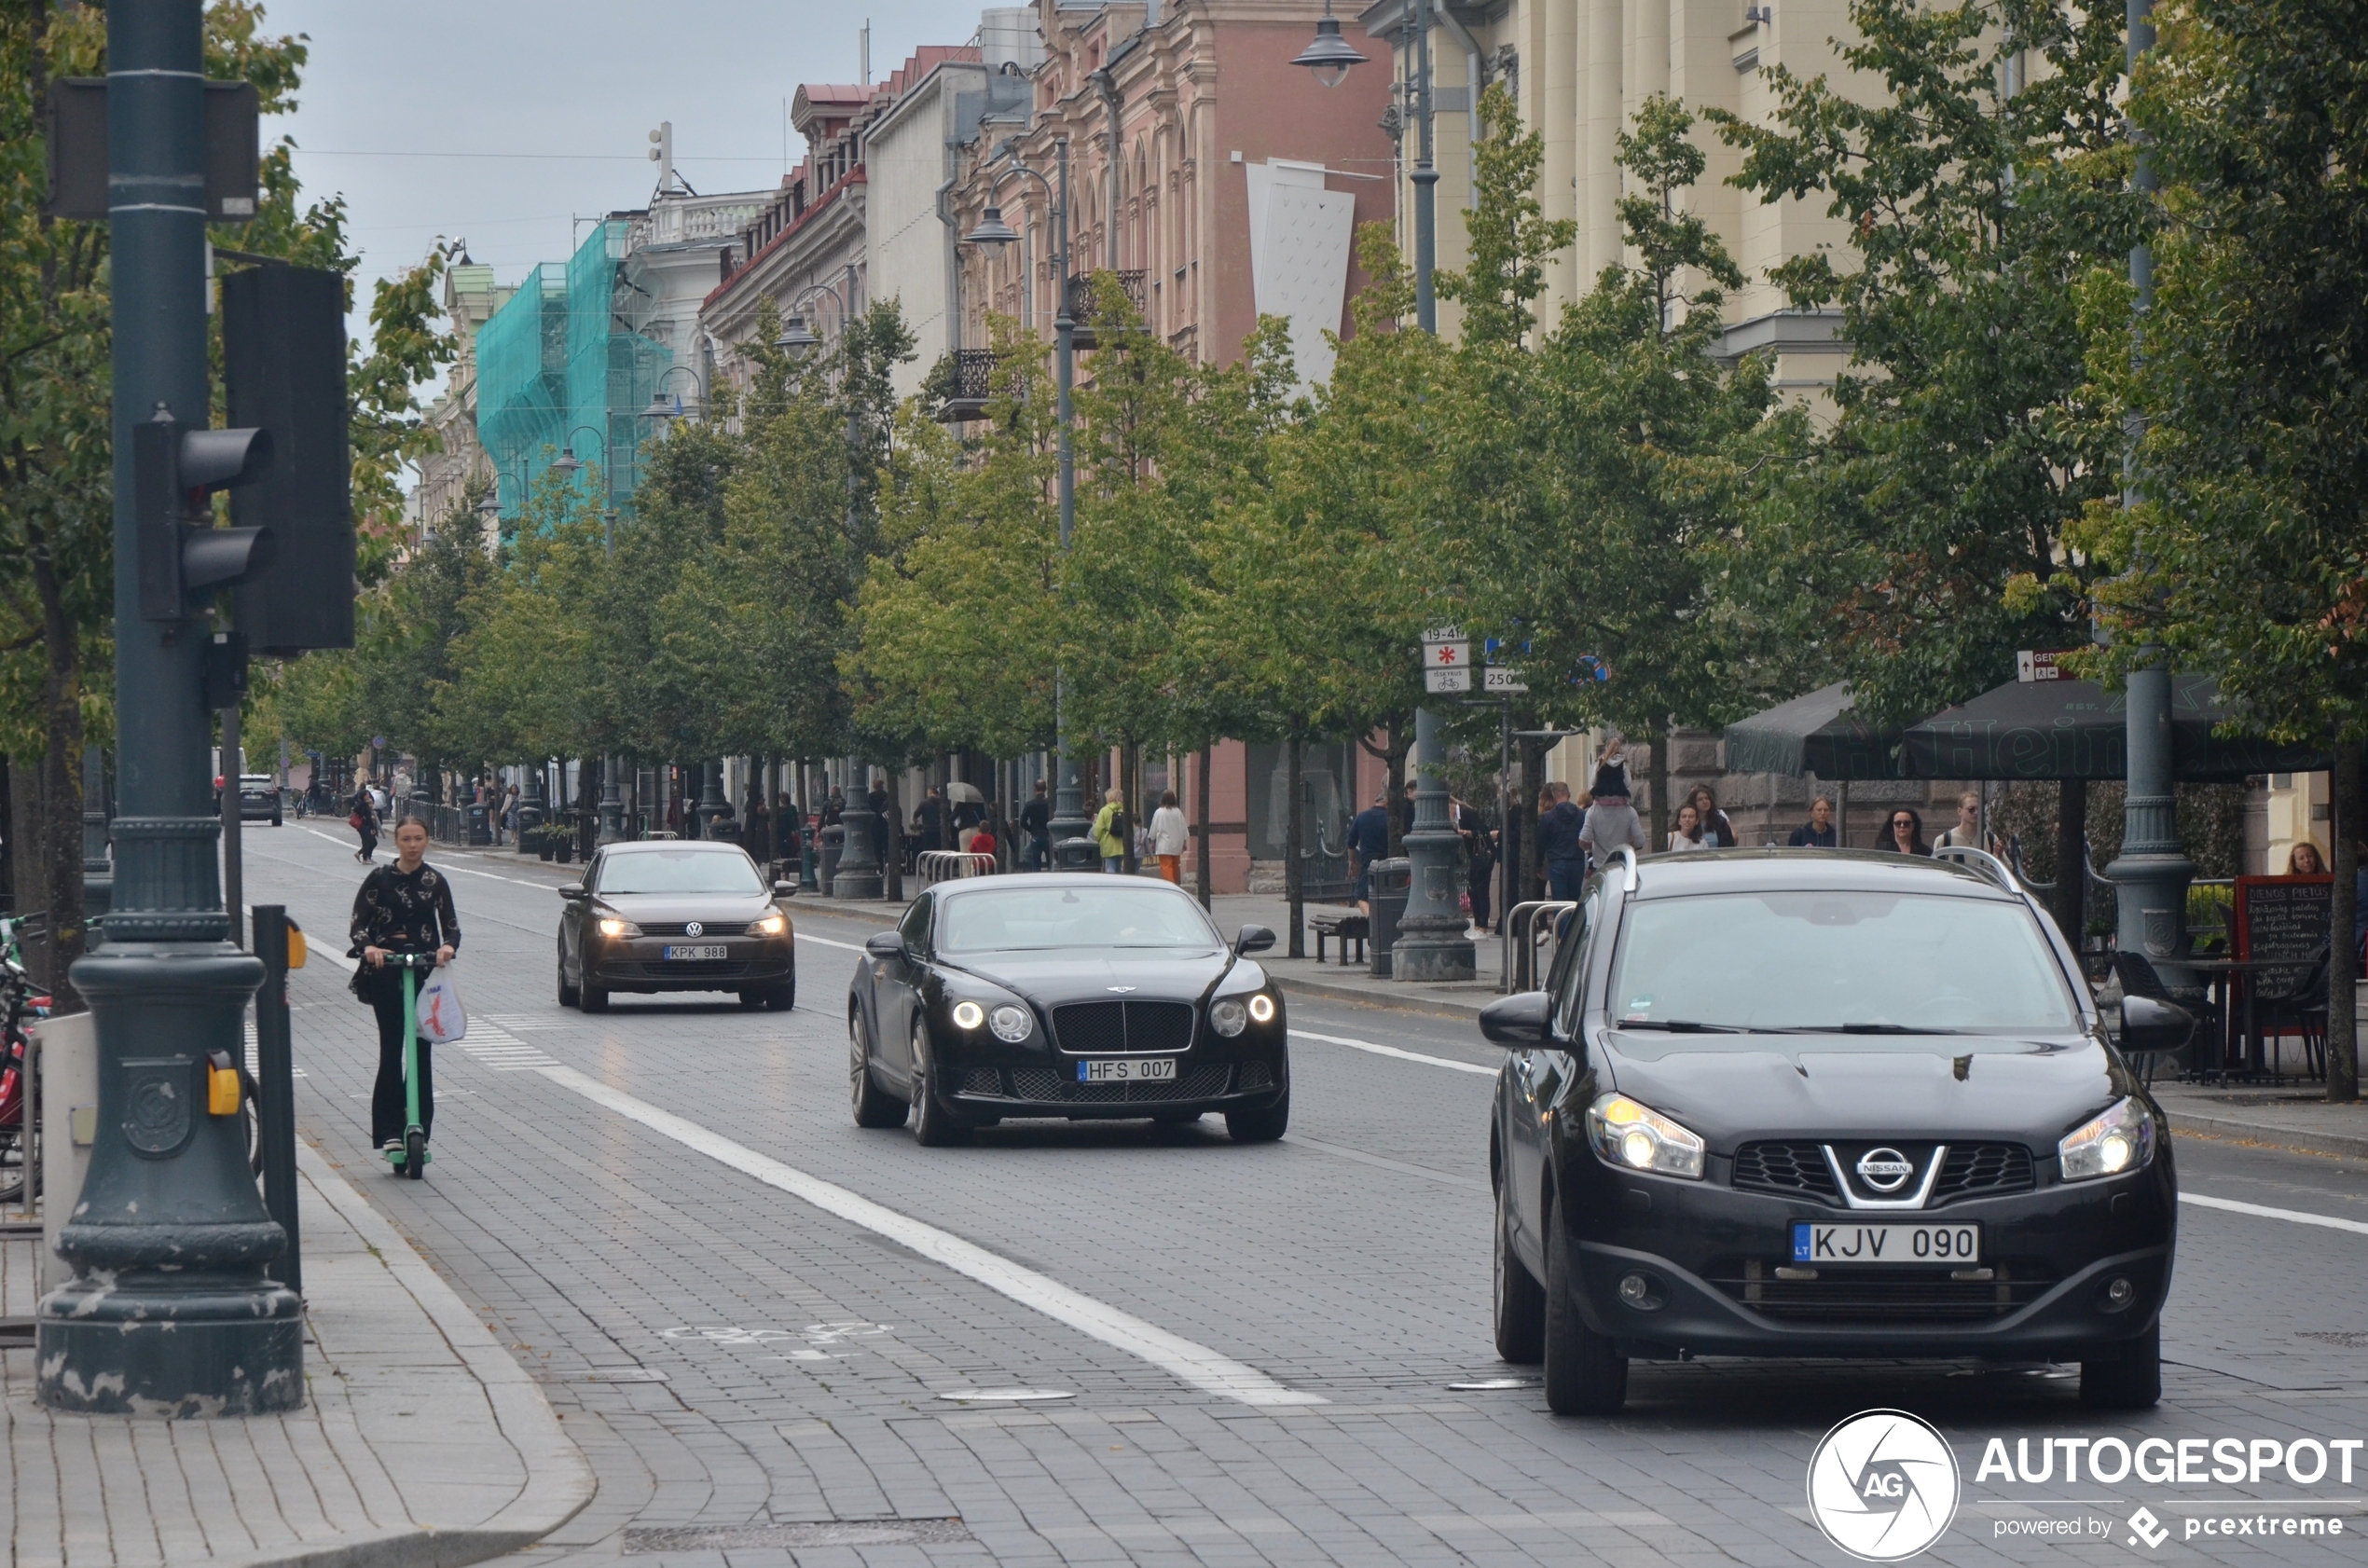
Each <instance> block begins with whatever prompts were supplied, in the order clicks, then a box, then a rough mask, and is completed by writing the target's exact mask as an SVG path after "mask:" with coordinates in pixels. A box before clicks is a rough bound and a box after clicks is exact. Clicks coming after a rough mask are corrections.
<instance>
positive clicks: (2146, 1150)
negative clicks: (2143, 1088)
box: [2056, 1099, 2155, 1181]
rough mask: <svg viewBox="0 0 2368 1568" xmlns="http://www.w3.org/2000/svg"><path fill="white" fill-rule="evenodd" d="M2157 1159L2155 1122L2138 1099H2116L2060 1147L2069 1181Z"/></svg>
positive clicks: (2116, 1172)
mask: <svg viewBox="0 0 2368 1568" xmlns="http://www.w3.org/2000/svg"><path fill="white" fill-rule="evenodd" d="M2154 1157H2155V1119H2154V1117H2153V1115H2152V1114H2151V1113H2149V1112H2148V1111H2147V1109H2146V1107H2144V1106H2142V1105H2141V1104H2139V1103H2138V1102H2137V1101H2136V1100H2134V1099H2124V1100H2116V1101H2114V1102H2113V1104H2112V1105H2110V1106H2108V1107H2105V1109H2104V1110H2102V1111H2100V1112H2099V1113H2098V1114H2097V1115H2096V1116H2095V1117H2093V1118H2091V1119H2090V1120H2089V1121H2086V1122H2085V1123H2084V1124H2082V1125H2081V1126H2079V1127H2075V1128H2074V1129H2072V1131H2071V1132H2070V1133H2067V1134H2065V1135H2064V1138H2063V1141H2062V1142H2061V1143H2058V1145H2057V1146H2056V1158H2057V1160H2058V1162H2060V1163H2061V1165H2062V1167H2063V1173H2064V1179H2065V1180H2066V1181H2089V1180H2093V1179H2094V1178H2096V1177H2098V1176H2119V1175H2121V1174H2122V1173H2123V1172H2124V1171H2134V1170H2138V1169H2140V1168H2141V1167H2142V1166H2144V1165H2145V1164H2146V1162H2148V1161H2150V1160H2152V1159H2153V1158H2154Z"/></svg>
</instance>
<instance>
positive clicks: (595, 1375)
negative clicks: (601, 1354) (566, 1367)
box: [576, 1367, 666, 1382]
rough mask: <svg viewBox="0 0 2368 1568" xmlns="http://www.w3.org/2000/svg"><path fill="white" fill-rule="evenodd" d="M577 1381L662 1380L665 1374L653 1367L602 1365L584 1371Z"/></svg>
mask: <svg viewBox="0 0 2368 1568" xmlns="http://www.w3.org/2000/svg"><path fill="white" fill-rule="evenodd" d="M576 1382H666V1374H665V1373H664V1372H661V1371H659V1370H658V1369H656V1368H655V1367H602V1368H600V1369H598V1370H596V1371H590V1372H586V1373H585V1374H584V1375H583V1376H582V1377H580V1378H578V1379H576Z"/></svg>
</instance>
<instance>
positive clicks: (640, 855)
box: [599, 849, 764, 893]
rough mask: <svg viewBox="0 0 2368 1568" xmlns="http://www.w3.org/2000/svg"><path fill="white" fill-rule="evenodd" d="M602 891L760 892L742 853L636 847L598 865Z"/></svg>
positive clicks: (753, 869)
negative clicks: (627, 853) (626, 853)
mask: <svg viewBox="0 0 2368 1568" xmlns="http://www.w3.org/2000/svg"><path fill="white" fill-rule="evenodd" d="M599 891H600V892H603V893H762V892H764V882H763V881H762V880H760V879H759V878H758V876H757V874H756V867H755V866H754V865H753V864H751V863H750V860H749V858H748V857H747V856H746V855H734V854H730V853H727V852H725V851H722V850H715V849H637V850H635V851H633V852H632V853H631V854H629V855H611V856H610V857H609V858H608V859H607V860H605V861H603V862H601V865H600V886H599Z"/></svg>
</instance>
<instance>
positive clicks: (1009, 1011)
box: [986, 1002, 1036, 1045]
mask: <svg viewBox="0 0 2368 1568" xmlns="http://www.w3.org/2000/svg"><path fill="white" fill-rule="evenodd" d="M986 1026H987V1027H988V1028H990V1029H993V1030H994V1031H995V1038H997V1039H999V1040H1005V1041H1008V1042H1010V1043H1011V1044H1012V1045H1017V1044H1019V1043H1020V1041H1022V1040H1024V1039H1026V1038H1027V1037H1028V1036H1029V1035H1030V1034H1032V1033H1034V1032H1035V1029H1036V1015H1035V1014H1034V1013H1032V1012H1030V1011H1028V1010H1027V1009H1026V1008H1024V1007H1020V1006H1018V1005H1017V1004H1015V1003H1012V1002H1005V1003H1004V1004H1003V1005H1002V1006H1001V1007H998V1008H997V1009H996V1010H995V1011H993V1012H990V1013H988V1014H987V1015H986Z"/></svg>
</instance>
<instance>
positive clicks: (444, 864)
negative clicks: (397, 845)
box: [290, 828, 557, 891]
mask: <svg viewBox="0 0 2368 1568" xmlns="http://www.w3.org/2000/svg"><path fill="white" fill-rule="evenodd" d="M304 831H305V832H309V833H310V834H311V835H312V836H313V837H314V838H318V839H325V840H327V841H328V842H329V843H331V844H334V845H337V846H338V847H340V848H342V849H344V850H345V851H346V853H348V854H349V855H350V854H351V853H352V852H353V851H354V850H356V849H358V848H360V847H361V841H360V840H358V839H357V840H355V841H354V842H353V843H352V844H347V843H346V841H345V840H343V839H341V838H337V837H335V836H333V835H331V834H329V833H324V832H322V831H321V830H320V829H318V828H307V829H305V830H304ZM429 847H430V848H434V846H433V845H431V846H429ZM290 863H291V864H294V863H295V862H293V861H292V862H290ZM370 863H371V864H372V865H382V864H385V863H387V862H385V861H380V860H372V861H371V862H370ZM435 864H436V869H437V870H438V871H457V872H459V873H461V875H462V876H482V877H484V878H485V879H486V880H488V881H489V882H514V883H516V884H517V885H518V886H519V887H541V888H544V890H546V891H547V890H549V889H551V888H552V887H556V886H557V884H555V883H550V882H529V881H528V880H527V879H526V878H525V877H523V876H501V875H497V874H496V873H492V872H489V871H475V870H473V869H472V868H470V867H468V866H456V865H454V864H453V863H452V862H451V861H449V860H437V861H436V863H435Z"/></svg>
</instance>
